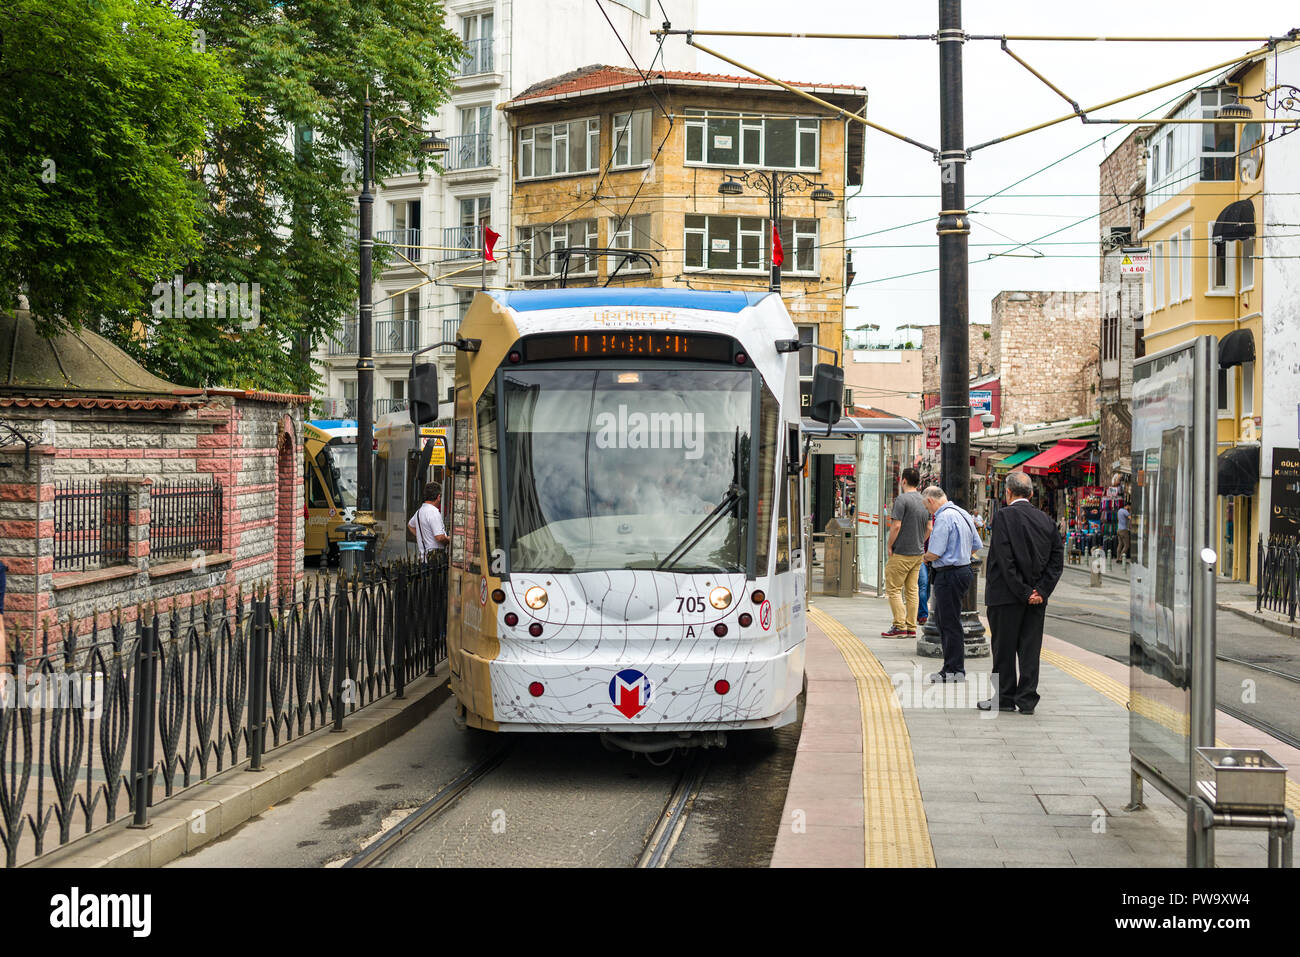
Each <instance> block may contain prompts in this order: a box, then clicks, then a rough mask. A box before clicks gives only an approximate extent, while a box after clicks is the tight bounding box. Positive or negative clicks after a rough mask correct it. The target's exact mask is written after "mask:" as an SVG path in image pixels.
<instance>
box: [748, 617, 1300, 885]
mask: <svg viewBox="0 0 1300 957" xmlns="http://www.w3.org/2000/svg"><path fill="white" fill-rule="evenodd" d="M810 598H811V601H810V606H811V607H810V609H809V621H808V624H809V628H808V649H807V699H806V703H805V711H804V721H803V733H802V737H801V739H800V741H799V747H798V752H797V754H796V756H795V763H794V770H793V773H792V775H791V778H790V787H789V792H788V795H787V799H786V804H785V808H784V812H783V817H782V825H781V831H780V834H779V836H778V837H777V841H776V847H775V851H774V854H773V858H772V866H773V867H836V866H838V867H1143V868H1145V867H1184V866H1185V864H1186V841H1187V832H1186V816H1185V815H1184V813H1183V811H1182V810H1181V809H1179V808H1178V807H1177V805H1175V804H1174V803H1173V802H1171V801H1170V800H1168V799H1167V798H1166V797H1165V796H1164V795H1163V794H1161V793H1160V792H1159V791H1157V790H1156V788H1155V787H1154V786H1153V785H1152V784H1150V783H1149V782H1148V783H1146V786H1145V793H1144V800H1145V804H1146V807H1145V808H1144V809H1142V810H1138V811H1126V810H1125V809H1124V808H1125V806H1126V805H1127V804H1128V803H1129V788H1130V784H1129V782H1130V778H1129V750H1128V740H1129V739H1128V733H1129V713H1128V710H1127V701H1128V667H1127V666H1126V665H1123V664H1121V663H1119V662H1116V661H1113V660H1111V659H1110V658H1106V657H1104V656H1102V655H1098V654H1095V653H1093V652H1090V651H1087V650H1085V649H1082V648H1079V647H1076V646H1074V645H1071V644H1069V643H1067V642H1064V641H1061V640H1059V639H1057V638H1054V637H1051V628H1050V624H1051V623H1050V620H1049V628H1048V629H1047V635H1045V637H1044V642H1043V655H1042V668H1041V671H1040V677H1039V693H1040V694H1041V696H1042V700H1041V702H1040V703H1039V705H1038V707H1037V708H1036V709H1035V712H1034V714H1032V715H1022V714H1020V713H1019V712H999V711H991V712H985V711H980V710H979V709H978V708H977V707H976V702H977V701H979V700H981V699H983V698H987V697H989V696H990V695H991V694H992V684H991V682H990V680H989V669H990V667H991V659H990V658H987V657H986V658H972V659H967V662H966V677H967V680H966V682H964V683H960V684H947V685H930V684H928V682H927V679H928V676H929V674H930V673H931V672H933V671H937V670H938V669H939V667H940V665H941V662H940V660H938V659H934V658H922V657H919V656H918V655H917V654H916V640H915V639H914V638H906V639H892V638H881V637H879V635H880V632H881V631H883V630H885V629H887V628H888V627H889V626H890V622H891V617H890V611H889V603H888V602H887V601H886V600H885V599H884V598H873V597H861V596H859V597H854V598H832V597H829V596H822V595H817V594H815V593H814V594H812V595H811V596H810ZM985 624H986V627H987V622H986V623H985ZM1216 728H1217V733H1218V738H1219V741H1220V746H1229V747H1258V748H1264V749H1266V750H1267V751H1268V752H1269V753H1270V754H1271V755H1272V756H1273V757H1274V758H1276V759H1277V760H1278V761H1280V762H1281V763H1282V764H1284V765H1286V766H1287V767H1288V768H1289V769H1290V770H1289V773H1288V783H1287V804H1288V806H1289V807H1290V808H1291V809H1292V810H1293V811H1296V812H1297V814H1298V815H1300V750H1298V749H1296V748H1292V747H1290V746H1289V745H1287V744H1285V743H1283V742H1281V741H1278V740H1276V739H1274V738H1272V737H1271V736H1269V735H1267V734H1264V733H1263V732H1262V731H1259V730H1258V729H1256V728H1254V727H1252V726H1250V725H1247V724H1245V723H1243V722H1241V721H1239V720H1237V719H1236V718H1233V717H1231V716H1229V715H1227V714H1224V713H1223V712H1221V711H1220V712H1218V714H1217V718H1216ZM1215 860H1216V864H1217V865H1218V866H1219V867H1264V866H1265V865H1266V864H1267V861H1268V853H1267V835H1266V833H1265V832H1263V831H1244V830H1238V831H1227V830H1219V831H1216V834H1215Z"/></svg>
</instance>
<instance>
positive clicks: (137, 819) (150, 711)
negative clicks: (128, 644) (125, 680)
mask: <svg viewBox="0 0 1300 957" xmlns="http://www.w3.org/2000/svg"><path fill="white" fill-rule="evenodd" d="M136 628H137V630H138V631H139V635H140V638H139V641H138V642H137V644H136V656H135V690H134V692H133V693H132V698H131V706H132V710H133V711H134V715H133V720H132V721H131V795H132V810H133V812H134V813H133V815H132V820H131V824H130V825H129V826H130V827H133V828H144V827H149V804H150V803H151V801H152V798H153V774H154V769H153V754H154V734H155V720H156V717H157V712H156V710H155V708H156V705H157V694H156V684H155V678H156V675H157V669H158V616H157V615H156V614H155V615H154V616H153V618H151V619H150V621H149V623H148V624H145V611H144V610H143V609H141V610H140V613H139V615H138V616H137V617H136Z"/></svg>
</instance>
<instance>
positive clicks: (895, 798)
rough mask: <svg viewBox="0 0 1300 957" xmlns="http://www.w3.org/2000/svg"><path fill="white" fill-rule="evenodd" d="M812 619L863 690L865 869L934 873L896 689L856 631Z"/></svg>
mask: <svg viewBox="0 0 1300 957" xmlns="http://www.w3.org/2000/svg"><path fill="white" fill-rule="evenodd" d="M808 617H809V619H810V620H811V621H812V623H813V624H815V625H816V626H817V627H818V628H820V629H821V630H822V633H823V634H825V635H826V637H827V638H829V639H830V640H831V642H832V643H833V644H834V645H835V647H836V648H838V649H839V652H840V654H841V655H843V656H844V661H845V663H846V664H847V665H848V666H849V672H850V673H851V674H852V675H853V678H854V681H855V682H856V683H857V686H858V703H859V706H860V707H861V709H862V795H863V829H864V831H865V833H866V849H865V850H866V866H867V867H934V866H935V863H934V849H933V848H932V847H931V845H930V829H929V828H928V827H927V826H926V820H925V806H924V805H923V804H922V803H921V784H920V782H919V781H918V780H917V777H916V765H915V763H914V762H913V761H912V739H911V736H910V735H908V733H907V724H906V722H905V721H904V720H903V709H902V707H901V706H900V705H899V703H898V699H897V697H896V696H895V693H894V685H893V683H892V682H891V681H890V680H889V676H888V675H887V674H886V673H885V669H884V668H883V667H882V666H881V664H880V662H879V661H877V660H876V657H875V655H873V654H872V653H871V652H870V651H868V650H867V647H866V646H865V645H864V644H863V643H862V642H861V641H859V640H858V639H857V638H856V637H855V636H854V635H853V633H852V632H851V631H849V630H848V629H847V628H845V627H844V626H843V625H841V624H840V623H839V622H838V621H836V620H835V619H834V618H832V617H831V616H830V615H828V614H826V613H825V612H823V611H821V610H820V609H816V608H810V609H808Z"/></svg>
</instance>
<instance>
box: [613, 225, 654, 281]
mask: <svg viewBox="0 0 1300 957" xmlns="http://www.w3.org/2000/svg"><path fill="white" fill-rule="evenodd" d="M653 242H654V240H652V239H651V238H650V217H649V216H629V217H627V218H626V219H624V220H623V221H622V223H621V224H620V223H619V221H618V220H617V219H611V220H610V221H609V245H610V248H611V249H639V250H643V251H649V250H650V248H651V244H652V243H653ZM610 263H611V265H610V269H611V270H613V269H614V268H615V267H616V266H617V265H618V261H617V260H614V259H611V260H610ZM649 271H650V267H649V266H648V265H646V263H645V262H644V261H643V260H640V259H629V260H627V261H626V262H624V263H623V265H622V266H621V267H619V269H618V272H619V275H622V274H623V273H638V272H641V273H643V272H649Z"/></svg>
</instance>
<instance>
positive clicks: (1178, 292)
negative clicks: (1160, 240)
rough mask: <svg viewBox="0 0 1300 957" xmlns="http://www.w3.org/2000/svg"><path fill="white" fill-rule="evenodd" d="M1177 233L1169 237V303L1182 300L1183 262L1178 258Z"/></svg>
mask: <svg viewBox="0 0 1300 957" xmlns="http://www.w3.org/2000/svg"><path fill="white" fill-rule="evenodd" d="M1178 235H1179V234H1178V233H1174V234H1173V235H1172V236H1170V237H1169V269H1168V270H1167V271H1168V273H1169V305H1171V306H1172V305H1173V304H1174V303H1176V302H1182V301H1183V290H1182V283H1181V280H1182V276H1183V263H1182V259H1181V258H1180V252H1179V250H1180V248H1181V247H1180V246H1179V243H1178Z"/></svg>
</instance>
